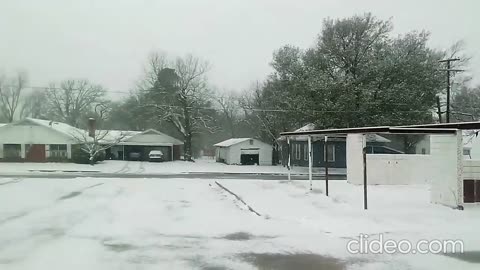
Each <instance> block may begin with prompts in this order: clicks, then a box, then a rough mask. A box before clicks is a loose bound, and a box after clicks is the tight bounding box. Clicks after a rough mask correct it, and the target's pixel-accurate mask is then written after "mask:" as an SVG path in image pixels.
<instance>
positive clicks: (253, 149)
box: [214, 138, 273, 165]
mask: <svg viewBox="0 0 480 270" xmlns="http://www.w3.org/2000/svg"><path fill="white" fill-rule="evenodd" d="M214 146H215V148H216V149H215V159H216V160H217V162H223V163H226V164H241V165H255V164H258V165H272V154H273V147H272V146H271V145H270V144H267V143H264V142H262V141H260V140H257V139H252V138H232V139H228V140H226V141H223V142H219V143H217V144H215V145H214Z"/></svg>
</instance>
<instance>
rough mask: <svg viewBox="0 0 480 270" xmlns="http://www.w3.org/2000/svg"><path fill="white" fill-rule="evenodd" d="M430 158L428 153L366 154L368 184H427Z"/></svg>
mask: <svg viewBox="0 0 480 270" xmlns="http://www.w3.org/2000/svg"><path fill="white" fill-rule="evenodd" d="M431 159H432V158H431V156H430V155H407V154H405V155H403V154H401V155H389V154H375V155H372V154H370V155H367V177H368V184H369V185H408V184H428V183H430V182H431V181H432V177H433V173H432V169H431V165H430V163H431ZM355 184H363V180H362V181H361V182H358V183H355Z"/></svg>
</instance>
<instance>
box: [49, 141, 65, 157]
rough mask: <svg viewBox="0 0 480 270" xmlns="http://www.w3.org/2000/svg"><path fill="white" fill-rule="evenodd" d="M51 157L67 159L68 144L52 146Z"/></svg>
mask: <svg viewBox="0 0 480 270" xmlns="http://www.w3.org/2000/svg"><path fill="white" fill-rule="evenodd" d="M50 157H55V158H67V157H68V153H67V145H66V144H50Z"/></svg>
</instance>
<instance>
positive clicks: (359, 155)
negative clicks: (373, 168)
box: [347, 134, 368, 184]
mask: <svg viewBox="0 0 480 270" xmlns="http://www.w3.org/2000/svg"><path fill="white" fill-rule="evenodd" d="M364 146H365V139H364V136H363V135H362V134H348V135H347V181H348V182H349V183H351V184H363V147H364ZM367 173H368V167H367Z"/></svg>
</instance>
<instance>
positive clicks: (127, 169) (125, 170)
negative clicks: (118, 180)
mask: <svg viewBox="0 0 480 270" xmlns="http://www.w3.org/2000/svg"><path fill="white" fill-rule="evenodd" d="M128 171H130V161H127V162H126V163H125V165H123V167H122V168H121V169H120V170H118V171H116V172H114V173H126V172H128Z"/></svg>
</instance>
